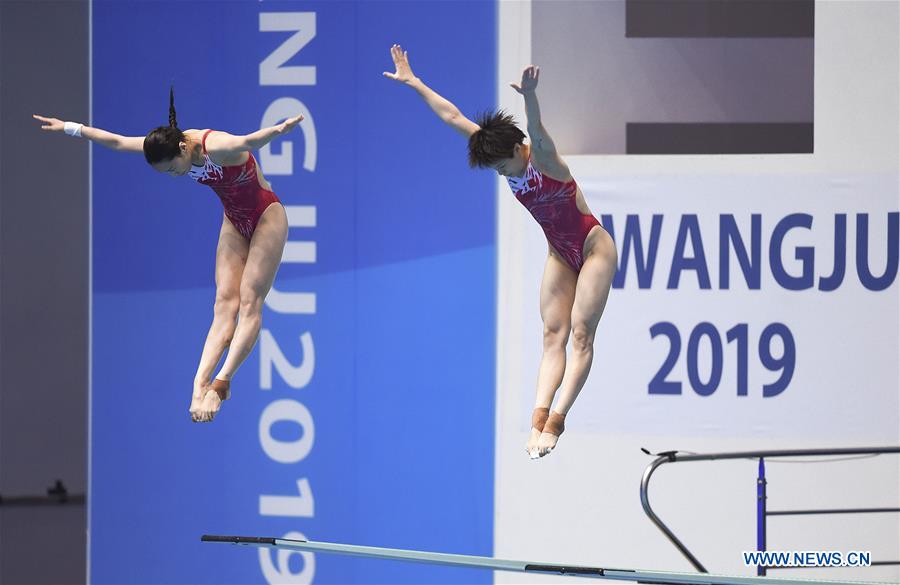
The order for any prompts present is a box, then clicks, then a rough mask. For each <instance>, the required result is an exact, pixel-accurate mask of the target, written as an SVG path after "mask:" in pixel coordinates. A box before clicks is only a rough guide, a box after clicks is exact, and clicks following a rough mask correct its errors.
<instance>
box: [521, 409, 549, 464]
mask: <svg viewBox="0 0 900 585" xmlns="http://www.w3.org/2000/svg"><path fill="white" fill-rule="evenodd" d="M549 415H550V409H549V408H535V409H534V411H533V412H532V413H531V434H530V435H529V436H528V442H527V443H525V450H526V451H528V455H529V456H530V457H531V458H532V459H537V458H538V441H539V440H540V438H541V431H543V430H544V423H546V422H547V417H548V416H549Z"/></svg>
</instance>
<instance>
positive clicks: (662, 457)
mask: <svg viewBox="0 0 900 585" xmlns="http://www.w3.org/2000/svg"><path fill="white" fill-rule="evenodd" d="M643 451H644V452H645V453H647V454H648V455H653V453H650V452H649V451H647V450H646V449H644V450H643ZM887 453H900V446H898V447H844V448H837V449H775V450H763V451H736V452H727V453H685V454H679V452H678V451H665V452H662V453H656V455H657V458H656V459H654V460H653V462H652V463H651V464H650V465H648V466H647V468H646V469H645V470H644V475H643V477H642V478H641V506H642V507H643V508H644V513H646V514H647V517H649V518H650V521H651V522H653V524H655V525H656V527H657V528H658V529H659V530H660V531H661V532H662V533H663V534H664V535H665V536H666V538H668V539H669V541H670V542H671V543H672V544H673V545H675V548H677V549H678V550H679V552H681V554H682V555H683V556H684V557H685V558H686V559H687V560H688V562H690V563H691V565H693V567H694V569H696V570H697V571H699V572H701V573H708V572H709V571H707V570H706V567H704V566H703V564H702V563H701V562H700V561H699V560H698V559H697V557H696V556H694V554H693V553H692V552H691V551H690V550H689V549H688V547H687V546H686V545H685V544H684V543H683V542H681V540H680V539H679V538H678V537H677V536H675V533H674V532H672V530H671V529H670V528H669V527H668V526H666V524H665V523H664V522H663V521H662V519H660V517H659V516H658V515H657V514H656V512H654V511H653V508H652V507H651V506H650V497H649V495H648V492H649V489H650V478H651V477H652V476H653V473H654V472H655V471H656V470H657V469H658V468H659V467H660V466H662V465H663V464H665V463H679V462H688V461H718V460H726V459H760V460H762V459H769V458H776V457H817V456H834V455H884V454H887ZM891 511H893V509H891ZM829 513H835V512H834V511H831V512H829ZM872 564H873V565H874V564H875V563H872Z"/></svg>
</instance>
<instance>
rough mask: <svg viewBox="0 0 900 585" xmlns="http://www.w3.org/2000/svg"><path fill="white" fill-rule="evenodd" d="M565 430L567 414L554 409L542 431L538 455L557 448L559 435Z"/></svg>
mask: <svg viewBox="0 0 900 585" xmlns="http://www.w3.org/2000/svg"><path fill="white" fill-rule="evenodd" d="M564 430H566V415H564V414H559V413H558V412H556V411H555V410H554V411H553V412H551V413H550V416H549V417H547V422H546V423H545V424H544V432H542V433H541V438H540V439H539V440H538V446H537V451H538V457H543V456H544V455H549V454H550V452H551V451H553V449H555V448H556V443H557V442H558V441H559V436H560V435H561V434H563V431H564Z"/></svg>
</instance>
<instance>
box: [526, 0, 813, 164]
mask: <svg viewBox="0 0 900 585" xmlns="http://www.w3.org/2000/svg"><path fill="white" fill-rule="evenodd" d="M625 6H626V3H625V0H604V1H602V2H583V1H578V0H574V1H573V0H552V1H551V0H536V1H535V2H534V3H533V4H532V55H533V57H532V58H533V59H534V63H535V64H536V65H539V66H540V68H541V79H540V85H539V87H538V96H539V97H540V100H541V111H542V115H543V119H544V123H545V126H546V127H547V130H548V131H549V132H550V135H551V136H553V138H554V140H555V141H556V144H557V146H558V147H559V149H560V151H561V152H562V153H563V154H624V153H625V152H626V125H627V124H628V123H812V121H813V97H814V96H813V92H814V67H813V65H814V41H813V39H807V38H794V39H791V38H781V39H716V38H699V39H694V38H672V39H667V38H662V39H645V38H638V39H635V38H627V37H626V36H625ZM522 65H523V67H524V66H525V65H527V63H523V64H522ZM510 81H512V80H510ZM509 91H510V92H511V91H512V90H511V89H510V90H509Z"/></svg>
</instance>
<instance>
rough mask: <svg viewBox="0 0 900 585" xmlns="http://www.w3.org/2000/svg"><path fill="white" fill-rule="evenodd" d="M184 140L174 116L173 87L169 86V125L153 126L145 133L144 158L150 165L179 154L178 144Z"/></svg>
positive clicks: (179, 147)
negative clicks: (153, 127)
mask: <svg viewBox="0 0 900 585" xmlns="http://www.w3.org/2000/svg"><path fill="white" fill-rule="evenodd" d="M185 140H186V138H185V136H184V132H182V131H181V130H179V129H178V121H177V120H176V118H175V88H174V86H169V125H168V126H160V127H159V128H155V129H153V130H151V131H150V132H149V133H148V134H147V137H146V138H144V158H145V159H147V162H148V163H150V164H151V165H152V164H156V163H158V162H160V161H164V160H171V159H173V158H175V157H177V156H178V155H179V154H181V146H180V144H181V143H182V142H185Z"/></svg>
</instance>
